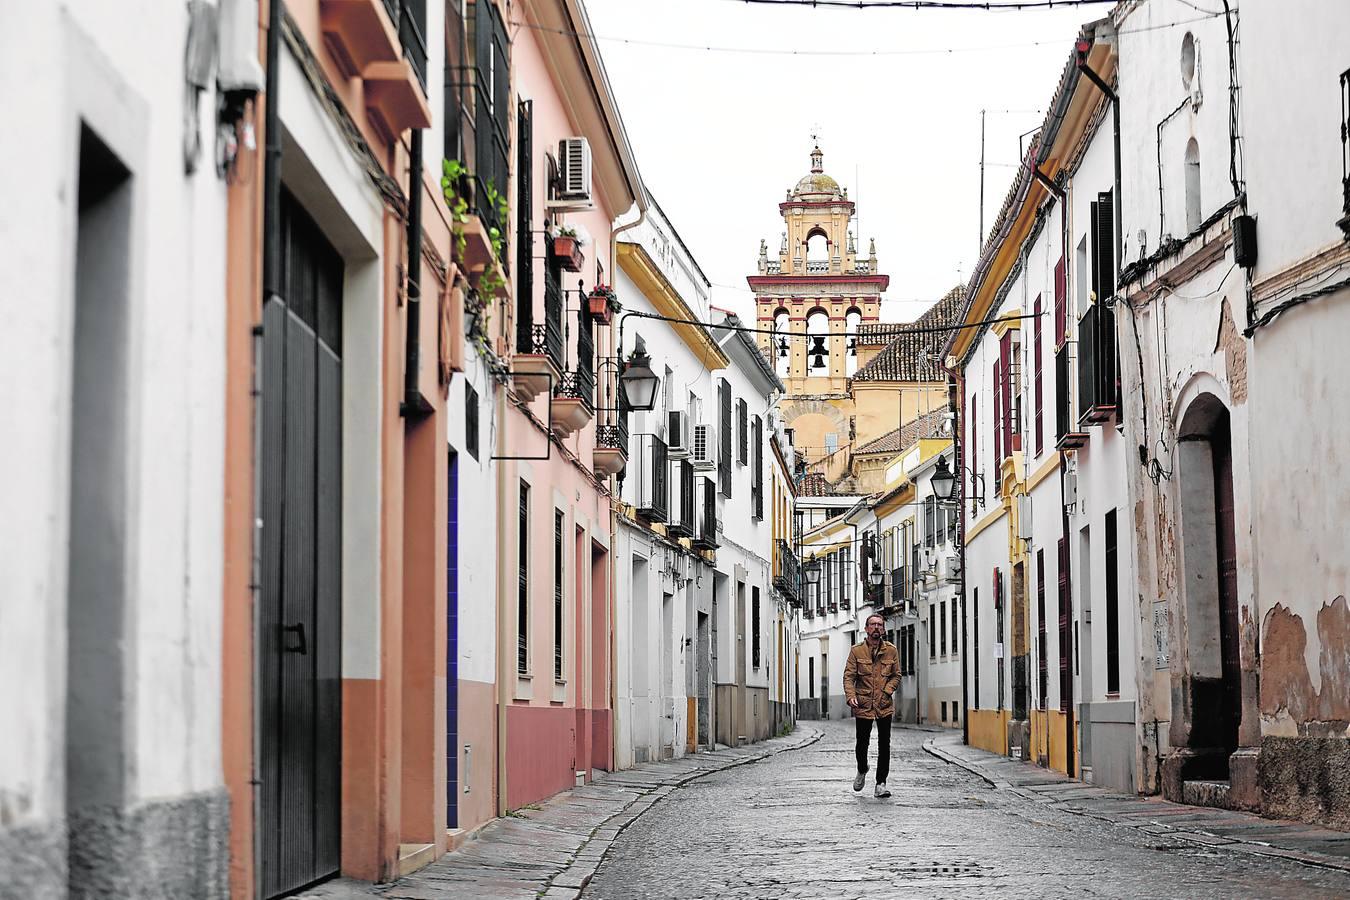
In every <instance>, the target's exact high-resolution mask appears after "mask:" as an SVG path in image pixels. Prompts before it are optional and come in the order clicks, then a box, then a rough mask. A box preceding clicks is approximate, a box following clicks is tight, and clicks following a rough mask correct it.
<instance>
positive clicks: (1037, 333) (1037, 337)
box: [1031, 296, 1045, 456]
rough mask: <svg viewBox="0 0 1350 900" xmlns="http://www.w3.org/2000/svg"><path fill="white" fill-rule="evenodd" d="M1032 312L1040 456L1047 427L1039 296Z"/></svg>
mask: <svg viewBox="0 0 1350 900" xmlns="http://www.w3.org/2000/svg"><path fill="white" fill-rule="evenodd" d="M1031 312H1032V315H1034V316H1035V317H1036V318H1035V319H1034V321H1035V323H1036V324H1035V326H1033V328H1032V331H1033V332H1034V336H1033V337H1032V341H1033V344H1032V348H1031V360H1032V362H1031V365H1032V379H1033V382H1032V384H1033V387H1032V390H1033V391H1034V393H1035V396H1034V397H1033V404H1034V407H1033V408H1034V410H1035V413H1034V416H1033V418H1032V421H1033V422H1034V423H1035V424H1034V425H1033V427H1034V428H1035V430H1036V455H1037V456H1040V455H1041V453H1042V452H1044V450H1045V429H1044V428H1042V427H1041V412H1042V410H1043V408H1044V403H1043V402H1042V395H1041V298H1040V297H1039V296H1037V297H1036V302H1035V303H1034V304H1032V307H1031Z"/></svg>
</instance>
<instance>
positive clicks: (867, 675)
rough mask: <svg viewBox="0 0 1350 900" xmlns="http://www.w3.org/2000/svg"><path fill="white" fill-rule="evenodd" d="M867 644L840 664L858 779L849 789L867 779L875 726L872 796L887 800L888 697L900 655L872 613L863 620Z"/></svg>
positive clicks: (891, 708) (883, 622)
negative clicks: (853, 732)
mask: <svg viewBox="0 0 1350 900" xmlns="http://www.w3.org/2000/svg"><path fill="white" fill-rule="evenodd" d="M866 628H867V640H865V641H863V642H862V643H861V644H859V645H857V646H856V647H854V648H853V649H852V650H850V651H849V653H848V662H846V663H844V697H846V698H847V699H848V705H849V706H850V707H852V709H853V716H854V719H853V722H854V725H855V726H856V727H857V730H858V744H857V753H858V777H856V778H854V779H853V789H854V790H855V791H861V790H862V789H863V783H864V782H865V781H866V779H867V745H868V743H869V742H870V741H871V738H872V723H873V722H875V723H876V725H877V784H876V790H875V794H876V796H878V797H889V796H890V795H891V792H890V791H889V790H888V789H887V787H886V776H887V775H888V774H889V772H890V768H891V716H892V715H894V714H895V704H894V702H893V701H892V700H891V695H892V694H894V693H895V689H896V687H898V686H899V684H900V654H899V652H898V651H897V650H896V649H895V645H894V644H892V643H891V642H890V641H887V640H883V639H882V635H883V634H885V633H886V620H885V619H883V618H882V617H881V616H879V615H877V614H876V613H872V615H870V616H868V617H867V625H866Z"/></svg>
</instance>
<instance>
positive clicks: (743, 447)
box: [736, 399, 750, 465]
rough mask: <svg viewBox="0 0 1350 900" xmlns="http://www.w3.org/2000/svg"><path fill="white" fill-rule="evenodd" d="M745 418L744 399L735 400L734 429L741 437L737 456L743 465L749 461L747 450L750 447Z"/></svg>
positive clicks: (746, 417)
mask: <svg viewBox="0 0 1350 900" xmlns="http://www.w3.org/2000/svg"><path fill="white" fill-rule="evenodd" d="M747 419H748V416H747V408H746V405H745V400H744V399H739V400H737V401H736V429H737V435H738V436H739V437H740V439H741V443H740V455H739V456H738V460H739V462H740V464H741V465H745V464H746V463H748V462H749V461H750V454H749V452H748V451H749V449H750V435H749V433H748V429H747V426H746V422H747Z"/></svg>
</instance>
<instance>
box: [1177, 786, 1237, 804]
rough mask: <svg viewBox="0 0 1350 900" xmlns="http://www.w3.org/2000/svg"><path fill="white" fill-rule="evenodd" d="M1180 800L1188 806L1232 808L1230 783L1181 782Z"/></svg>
mask: <svg viewBox="0 0 1350 900" xmlns="http://www.w3.org/2000/svg"><path fill="white" fill-rule="evenodd" d="M1181 797H1182V802H1183V803H1186V804H1188V805H1190V806H1210V807H1215V808H1217V809H1232V808H1233V804H1232V784H1231V783H1230V782H1228V781H1219V780H1197V781H1183V782H1182V783H1181Z"/></svg>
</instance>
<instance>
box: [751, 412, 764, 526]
mask: <svg viewBox="0 0 1350 900" xmlns="http://www.w3.org/2000/svg"><path fill="white" fill-rule="evenodd" d="M750 439H751V450H750V465H751V468H752V469H753V471H752V472H751V473H750V506H751V515H753V516H754V517H755V518H756V519H763V518H764V420H763V419H761V418H760V417H759V416H755V417H754V422H753V427H752V428H751V429H750Z"/></svg>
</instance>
